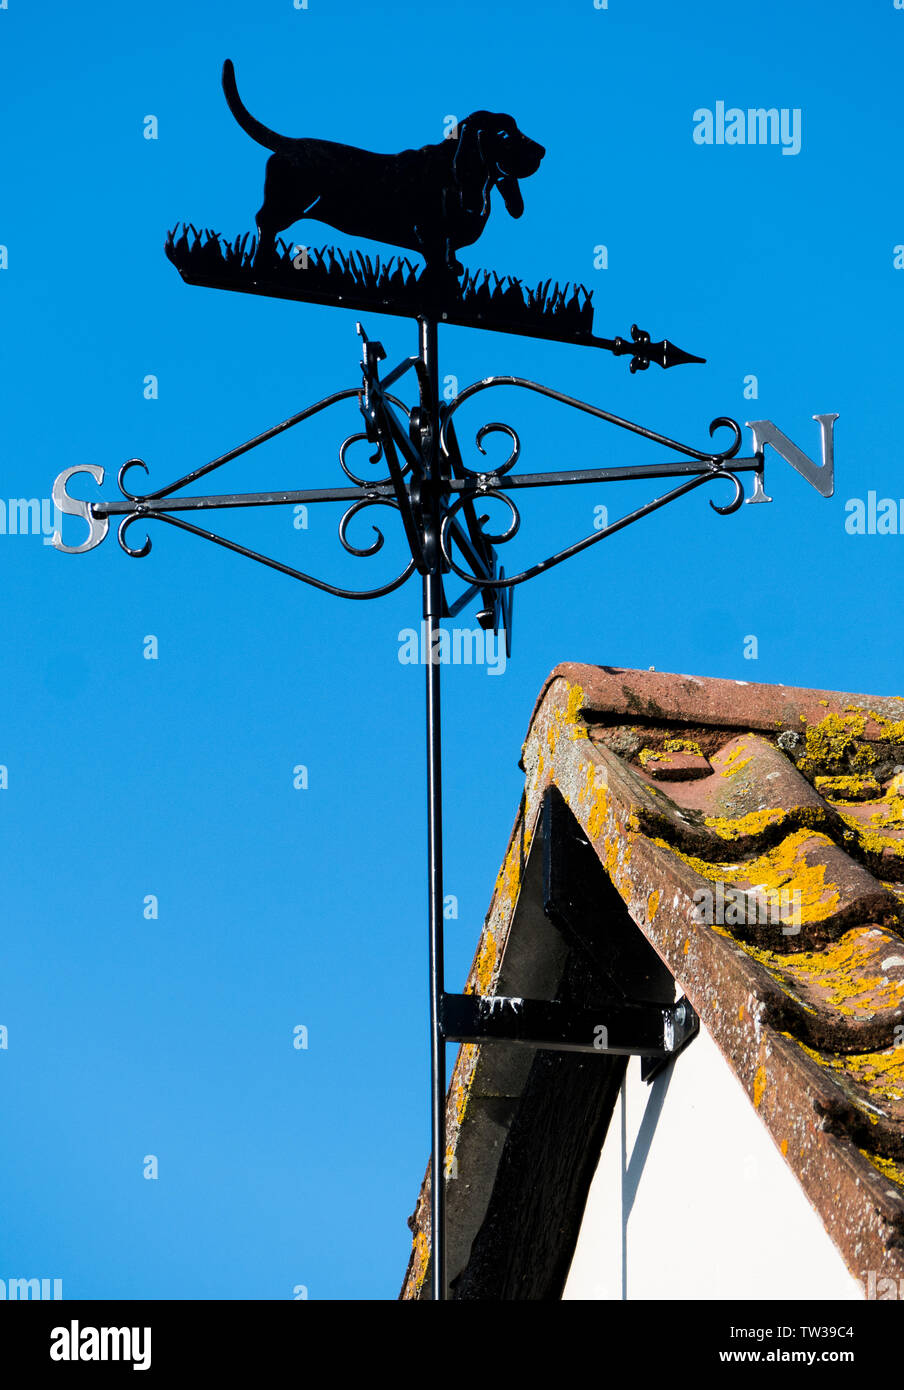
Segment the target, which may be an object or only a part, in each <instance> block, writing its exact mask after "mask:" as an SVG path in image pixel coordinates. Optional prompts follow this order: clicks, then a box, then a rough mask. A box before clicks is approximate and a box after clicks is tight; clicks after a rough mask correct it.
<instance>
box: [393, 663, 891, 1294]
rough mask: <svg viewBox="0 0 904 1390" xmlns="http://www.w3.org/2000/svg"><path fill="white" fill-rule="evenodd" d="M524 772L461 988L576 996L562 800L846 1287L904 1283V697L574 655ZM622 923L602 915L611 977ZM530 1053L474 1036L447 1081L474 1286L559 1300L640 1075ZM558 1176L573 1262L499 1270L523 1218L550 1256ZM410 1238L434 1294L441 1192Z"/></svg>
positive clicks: (462, 1263) (553, 683)
mask: <svg viewBox="0 0 904 1390" xmlns="http://www.w3.org/2000/svg"><path fill="white" fill-rule="evenodd" d="M522 766H523V769H524V772H525V790H524V796H523V798H522V802H521V806H520V808H519V812H518V816H517V819H516V822H515V827H514V829H513V832H512V836H511V839H510V841H509V845H508V849H507V852H506V855H505V859H504V861H503V865H502V868H501V870H500V873H499V877H498V879H497V882H496V886H495V890H494V892H493V897H492V901H491V904H490V910H489V912H488V914H487V917H486V921H485V924H484V928H483V932H482V934H481V937H480V941H479V944H478V947H477V951H476V954H475V957H474V961H473V964H472V966H471V970H470V973H469V976H468V981H467V985H466V987H465V988H466V992H468V993H477V994H480V995H498V994H515V993H520V994H523V995H524V996H525V997H529V996H533V997H539V998H552V997H559V996H557V995H556V990H557V989H558V990H560V989H561V987H562V981H563V979H564V978H565V977H566V976H567V974H568V953H567V950H566V949H565V948H564V947H563V946H562V943H561V940H560V939H559V938H558V937H557V934H556V932H555V931H554V929H553V928H552V927H551V926H550V924H549V923H548V921H547V920H546V914H544V912H543V903H542V897H543V895H542V891H540V890H538V888H537V882H538V879H537V874H538V872H539V871H538V869H537V867H536V864H535V863H533V861H532V857H531V847H532V844H533V843H534V842H535V841H536V840H537V838H538V836H539V834H540V825H541V821H540V816H541V811H542V808H543V805H544V802H547V801H548V800H549V797H550V795H552V794H553V791H554V789H556V790H557V793H558V794H559V795H560V796H561V798H562V799H563V800H564V803H565V805H566V806H567V807H568V811H569V813H570V816H572V817H573V818H574V821H575V822H576V824H577V826H578V827H579V828H580V834H581V836H582V837H583V839H585V840H586V841H587V842H589V845H590V846H591V847H592V850H593V858H594V861H595V864H594V867H595V868H596V871H597V872H598V874H599V879H598V881H597V880H594V883H595V887H594V888H593V890H592V891H593V893H594V894H596V895H597V896H599V895H601V894H605V893H606V892H608V893H610V894H612V896H613V898H615V897H616V895H617V901H618V905H619V909H620V910H621V911H622V912H623V914H624V917H625V921H626V922H628V924H629V927H630V930H631V931H634V932H635V933H636V934H637V936H638V937H639V938H641V939H642V940H643V942H644V943H646V946H645V949H649V948H652V951H653V952H655V959H656V960H658V961H661V962H662V963H663V965H664V967H666V968H667V972H668V975H669V977H674V980H675V981H677V982H678V985H679V986H680V988H681V989H682V990H683V991H684V992H685V993H686V995H687V996H688V998H689V999H690V1000H691V1002H692V1004H693V1005H694V1007H695V1009H696V1010H697V1013H698V1014H699V1016H700V1019H701V1021H702V1023H703V1024H704V1025H705V1026H706V1028H707V1029H708V1030H709V1032H710V1033H711V1035H712V1037H713V1039H714V1040H715V1042H716V1044H717V1046H718V1047H719V1049H720V1051H721V1052H722V1054H723V1056H724V1057H725V1059H726V1061H727V1062H728V1064H729V1065H730V1066H731V1068H732V1069H733V1071H734V1072H735V1074H736V1076H737V1077H738V1079H739V1080H740V1082H741V1084H742V1085H743V1086H744V1088H745V1089H746V1091H747V1094H748V1096H749V1098H750V1100H751V1102H752V1104H753V1105H754V1107H755V1108H756V1111H757V1113H758V1114H759V1116H760V1119H761V1120H762V1122H763V1124H764V1125H765V1126H766V1127H767V1129H768V1130H769V1132H770V1133H771V1135H772V1137H773V1139H774V1140H775V1143H776V1145H777V1146H778V1147H779V1149H780V1151H781V1153H782V1154H783V1155H784V1158H785V1160H786V1162H787V1163H788V1164H789V1165H790V1167H791V1168H792V1170H793V1172H794V1173H795V1175H796V1177H797V1179H798V1180H799V1182H800V1184H801V1186H802V1188H803V1190H804V1192H805V1193H806V1195H807V1197H808V1198H809V1200H810V1202H811V1203H812V1204H813V1206H814V1207H815V1208H816V1210H817V1211H818V1213H819V1215H820V1216H821V1218H822V1221H823V1224H824V1226H825V1228H826V1230H827V1232H828V1234H829V1235H830V1236H831V1238H832V1240H833V1241H834V1243H835V1244H836V1246H837V1247H838V1249H839V1251H840V1252H841V1254H842V1256H843V1258H844V1260H845V1262H846V1264H847V1266H848V1268H849V1269H850V1270H851V1272H852V1274H854V1275H855V1277H857V1278H863V1277H864V1272H865V1271H866V1270H868V1269H873V1270H882V1271H883V1273H887V1274H889V1275H891V1276H893V1277H896V1278H901V1277H902V1276H904V917H902V913H904V698H901V697H889V698H883V697H872V696H865V695H857V694H844V693H838V692H829V691H819V690H803V689H796V688H793V687H790V686H781V685H757V684H752V683H748V682H744V681H729V680H720V679H709V678H700V677H695V676H682V675H667V674H663V673H659V672H655V671H627V670H617V669H614V668H612V667H597V666H584V665H574V664H566V665H561V666H558V667H557V668H556V669H555V670H554V671H553V672H552V674H551V675H550V677H549V678H548V680H547V682H546V684H545V686H544V688H543V690H542V691H541V693H540V697H539V699H538V701H537V704H536V707H535V709H534V712H533V715H532V717H531V721H530V727H529V730H528V734H527V738H526V741H525V743H524V747H523V751H522ZM582 843H583V840H582ZM533 858H534V860H536V858H537V856H534V857H533ZM589 881H590V880H588V882H589ZM532 883H533V887H532ZM613 890H614V891H613ZM719 904H721V908H720V907H719ZM739 904H742V905H743V904H746V905H747V906H748V909H749V910H747V911H746V912H745V911H740V910H738V905H739ZM763 904H765V905H766V907H767V909H768V910H767V911H765V912H764V911H763ZM733 907H734V909H735V910H734V911H733V910H732V908H733ZM711 909H713V910H711ZM713 919H714V920H713ZM615 923H616V917H614V916H612V914H611V913H610V914H609V915H607V916H606V917H605V918H602V917H601V918H599V919H598V920H597V925H596V926H595V927H594V931H595V933H596V936H597V938H598V939H597V942H596V946H597V947H598V948H599V951H600V953H601V958H602V968H603V969H604V970H605V955H606V952H607V951H609V952H610V953H611V949H612V942H614V941H615V936H616V934H617V933H616V927H615V925H614V924H615ZM618 931H619V932H621V931H622V928H621V927H619V928H618ZM610 932H611V933H612V940H611V941H610V939H609V934H610ZM653 977H654V972H653V971H652V970H650V971H649V972H648V978H649V980H651V981H653ZM566 983H567V981H566ZM656 988H660V989H661V982H660V984H659V985H657V986H656ZM649 997H664V996H662V995H661V994H660V995H658V996H657V995H656V994H655V992H654V994H653V995H650V996H649ZM672 997H673V996H672ZM522 1051H523V1050H522ZM519 1057H520V1060H517V1061H516V1059H515V1049H513V1048H509V1047H508V1046H507V1045H505V1044H499V1043H493V1044H492V1045H483V1046H478V1045H475V1044H467V1045H464V1046H463V1047H462V1048H461V1049H460V1051H459V1054H458V1058H457V1061H456V1065H455V1069H454V1072H453V1076H452V1082H451V1086H450V1089H449V1097H448V1104H447V1125H448V1146H449V1147H448V1151H447V1167H448V1168H450V1169H451V1170H452V1173H453V1176H454V1177H455V1178H456V1181H450V1182H449V1183H448V1186H447V1190H448V1217H447V1220H448V1226H449V1266H450V1271H449V1272H450V1277H451V1278H452V1279H453V1290H454V1294H455V1296H458V1297H468V1296H472V1297H476V1296H483V1297H486V1296H492V1297H496V1296H501V1297H555V1296H558V1295H557V1292H556V1291H557V1289H558V1290H560V1287H561V1283H562V1282H564V1278H565V1276H566V1275H567V1267H568V1261H569V1260H570V1253H571V1251H572V1250H573V1243H574V1239H575V1238H576V1234H577V1229H578V1227H579V1223H580V1216H581V1212H582V1210H583V1202H584V1201H585V1199H586V1193H587V1188H588V1186H589V1181H590V1176H591V1175H592V1171H593V1166H594V1164H595V1162H596V1159H597V1157H598V1154H599V1146H600V1143H601V1141H602V1138H603V1137H604V1136H605V1129H606V1125H607V1124H608V1116H609V1114H610V1113H611V1108H612V1105H613V1104H614V1091H617V1088H618V1085H619V1084H620V1077H621V1072H620V1071H619V1069H618V1068H619V1060H618V1059H610V1058H599V1059H596V1058H586V1057H579V1058H575V1057H573V1056H572V1057H570V1058H557V1057H556V1055H555V1054H553V1053H548V1052H547V1053H534V1054H532V1055H531V1056H530V1057H529V1058H527V1059H526V1060H525V1059H524V1058H523V1056H521V1055H520V1054H519ZM610 1063H611V1065H610ZM621 1066H622V1068H623V1063H622V1064H621ZM556 1067H564V1068H568V1069H569V1070H567V1071H559V1072H558V1073H557V1074H556V1075H555V1076H554V1075H552V1073H550V1072H549V1069H550V1068H552V1069H555V1068H556ZM543 1068H546V1071H547V1073H549V1075H548V1076H547V1082H548V1084H547V1087H546V1090H545V1091H544V1090H543V1077H544V1074H545V1073H544V1072H543ZM569 1087H570V1096H571V1099H570V1101H569V1104H571V1105H572V1106H575V1105H577V1106H578V1107H579V1108H580V1106H581V1105H583V1106H584V1108H585V1111H586V1113H584V1115H583V1118H581V1119H580V1120H579V1122H578V1123H576V1124H575V1126H574V1142H573V1143H571V1141H569V1140H562V1135H563V1133H564V1131H563V1130H562V1129H561V1127H560V1130H559V1141H561V1142H558V1143H556V1144H552V1145H550V1146H549V1147H548V1151H547V1152H546V1156H545V1158H543V1157H542V1155H538V1154H537V1153H536V1152H535V1154H534V1158H535V1160H536V1159H538V1158H542V1162H538V1161H535V1162H533V1163H532V1164H531V1168H532V1174H533V1176H532V1178H531V1179H530V1181H529V1182H526V1181H525V1178H524V1174H523V1168H524V1149H525V1142H526V1136H527V1140H528V1141H529V1142H530V1143H532V1144H534V1145H535V1146H536V1145H537V1144H539V1145H541V1146H542V1145H543V1144H544V1143H545V1142H546V1141H545V1139H544V1135H545V1133H546V1130H545V1129H544V1128H543V1126H542V1124H541V1125H540V1127H539V1128H538V1126H537V1123H536V1122H534V1123H533V1129H531V1123H532V1121H531V1113H532V1111H531V1107H532V1108H533V1111H536V1110H537V1108H538V1107H539V1109H540V1110H541V1111H544V1114H545V1113H546V1112H547V1111H548V1110H549V1106H550V1105H551V1104H558V1103H560V1102H559V1101H558V1099H556V1100H551V1099H550V1097H551V1095H552V1094H553V1093H556V1094H558V1093H559V1092H561V1091H563V1090H565V1089H568V1088H569ZM613 1088H614V1091H613ZM544 1123H545V1121H544ZM546 1128H547V1129H548V1128H549V1126H548V1125H547V1126H546ZM519 1136H520V1137H519ZM519 1144H520V1146H521V1149H520V1153H521V1158H520V1160H519V1161H518V1162H516V1161H515V1159H516V1158H517V1156H518V1153H519V1150H518V1145H519ZM563 1147H564V1148H565V1149H566V1150H567V1154H566V1155H565V1156H564V1157H563V1156H562V1153H561V1150H562V1148H563ZM588 1155H589V1156H588ZM544 1162H550V1163H553V1164H555V1165H557V1166H558V1171H557V1172H556V1174H555V1189H556V1196H555V1198H554V1199H553V1198H550V1200H553V1202H554V1206H555V1210H554V1211H553V1212H552V1216H553V1217H554V1223H555V1225H556V1231H557V1233H558V1234H557V1237H556V1239H557V1241H558V1244H556V1243H555V1241H554V1242H553V1244H554V1246H555V1248H554V1249H553V1250H551V1251H547V1265H550V1263H551V1265H552V1266H553V1272H552V1274H551V1275H547V1276H546V1277H545V1282H544V1281H543V1280H542V1279H541V1280H540V1282H537V1279H538V1278H539V1276H536V1275H532V1274H531V1273H530V1271H529V1270H528V1269H527V1268H526V1266H525V1265H524V1263H523V1262H522V1264H521V1265H519V1266H518V1268H517V1269H514V1268H513V1266H512V1253H511V1251H509V1253H508V1254H507V1255H506V1256H505V1259H506V1260H507V1261H508V1263H507V1265H506V1270H505V1272H500V1269H498V1268H497V1269H496V1270H495V1273H493V1274H492V1277H491V1276H490V1275H488V1274H487V1272H486V1271H487V1269H488V1267H489V1264H492V1263H493V1261H494V1260H496V1262H497V1263H498V1260H499V1259H500V1258H501V1256H500V1255H499V1250H498V1247H499V1245H500V1241H502V1243H505V1241H508V1242H509V1244H511V1243H512V1242H513V1241H514V1240H515V1236H516V1233H517V1232H519V1231H520V1232H522V1233H523V1232H525V1230H526V1229H527V1228H526V1226H525V1223H527V1226H529V1227H530V1232H529V1235H530V1239H531V1240H532V1241H533V1242H534V1243H536V1241H537V1239H538V1233H539V1234H540V1235H542V1234H543V1232H544V1230H545V1227H544V1221H545V1222H546V1224H547V1226H548V1224H549V1218H550V1209H549V1208H548V1207H547V1209H546V1210H545V1211H544V1210H542V1209H540V1208H541V1207H542V1203H540V1207H538V1205H537V1203H538V1201H539V1199H538V1198H536V1197H535V1196H534V1195H533V1194H534V1193H535V1191H536V1189H537V1188H538V1186H541V1185H542V1184H541V1183H540V1176H539V1175H541V1174H542V1168H543V1163H544ZM519 1164H520V1166H519ZM519 1172H521V1185H522V1189H523V1190H522V1192H521V1195H520V1196H519V1197H518V1199H517V1201H513V1200H512V1197H511V1191H512V1187H513V1184H517V1181H518V1173H519ZM556 1203H558V1205H555V1204H556ZM410 1224H411V1226H412V1229H413V1233H414V1243H413V1248H412V1255H411V1259H410V1262H409V1267H408V1272H407V1275H406V1279H405V1284H404V1286H403V1290H402V1297H403V1298H418V1297H427V1296H428V1290H427V1287H426V1286H425V1279H426V1276H427V1271H428V1266H429V1179H425V1184H424V1186H423V1187H422V1189H421V1195H420V1198H419V1200H418V1204H417V1208H416V1210H415V1213H414V1216H413V1217H412V1218H411V1222H410ZM503 1232H504V1233H505V1234H504V1237H503ZM493 1251H496V1254H495V1255H494V1254H493ZM488 1262H489V1264H488ZM477 1266H479V1269H480V1271H482V1272H481V1273H480V1277H478V1271H477ZM494 1279H495V1280H496V1282H495V1283H493V1280H494ZM456 1281H457V1282H456ZM488 1281H489V1282H488ZM532 1281H533V1282H532ZM488 1291H489V1292H488Z"/></svg>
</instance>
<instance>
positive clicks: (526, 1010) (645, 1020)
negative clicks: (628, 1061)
mask: <svg viewBox="0 0 904 1390" xmlns="http://www.w3.org/2000/svg"><path fill="white" fill-rule="evenodd" d="M440 1026H441V1028H442V1035H443V1039H444V1041H445V1042H458V1043H486V1042H511V1043H522V1044H524V1045H525V1046H527V1047H536V1048H550V1049H552V1050H553V1051H555V1052H586V1053H590V1054H595V1055H596V1056H606V1055H610V1056H612V1055H615V1056H623V1057H643V1058H646V1059H650V1060H651V1061H653V1062H655V1063H656V1064H657V1066H656V1070H657V1071H658V1070H659V1069H660V1068H661V1067H662V1066H663V1065H664V1064H665V1063H666V1062H669V1061H671V1060H672V1059H673V1058H674V1057H677V1055H678V1053H679V1052H680V1051H681V1050H682V1048H684V1047H686V1046H687V1044H688V1043H689V1042H690V1041H691V1039H692V1038H694V1037H696V1035H697V1033H698V1032H699V1030H700V1020H699V1018H698V1017H697V1014H696V1012H695V1010H694V1008H693V1005H692V1004H691V1002H690V1000H689V999H684V998H682V999H679V1000H678V1001H677V1003H675V1004H666V1005H662V1004H641V1003H637V1004H632V1003H629V1002H626V1001H615V1000H613V1001H610V1002H608V1003H605V1004H600V1005H599V1006H598V1007H596V1008H593V1009H572V1008H570V1007H569V1006H568V1005H567V1004H564V1003H561V1002H560V1001H558V1000H555V999H553V1000H546V999H518V998H512V997H509V996H506V995H478V994H444V995H443V997H442V1001H441V1008H440ZM652 1074H654V1073H650V1074H649V1075H650V1076H652Z"/></svg>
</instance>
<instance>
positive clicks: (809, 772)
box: [797, 712, 866, 776]
mask: <svg viewBox="0 0 904 1390" xmlns="http://www.w3.org/2000/svg"><path fill="white" fill-rule="evenodd" d="M801 718H803V716H801ZM865 728H866V718H865V716H864V715H863V714H862V713H860V712H858V713H857V714H827V715H826V717H825V719H820V720H819V722H818V723H817V724H810V725H808V726H807V729H806V734H805V744H804V751H803V754H802V755H801V757H800V758H799V759H798V762H797V766H798V767H799V769H800V771H801V772H803V773H804V774H805V775H806V776H814V775H815V774H816V773H817V772H824V771H825V769H826V767H828V766H831V765H832V764H833V763H839V762H842V761H843V760H844V759H845V758H846V757H847V756H848V755H849V754H850V753H851V752H852V750H854V748H855V745H856V741H857V739H858V738H862V737H863V731H864V729H865ZM857 752H858V753H860V752H862V750H857ZM856 760H857V759H856V756H855V761H856Z"/></svg>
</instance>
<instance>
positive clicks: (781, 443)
mask: <svg viewBox="0 0 904 1390" xmlns="http://www.w3.org/2000/svg"><path fill="white" fill-rule="evenodd" d="M813 419H814V420H816V421H818V423H819V426H820V429H821V431H822V465H821V466H820V465H819V464H816V463H814V462H813V460H812V459H811V458H808V457H807V455H806V454H805V453H804V452H803V450H802V449H798V447H797V445H796V444H794V443H793V442H792V441H791V440H790V439H789V438H788V436H787V435H786V434H782V432H781V430H780V429H777V428H776V426H775V425H773V423H772V421H771V420H748V421H747V428H748V429H750V430H753V452H754V453H755V454H759V455H762V453H763V450H764V449H765V447H766V445H767V444H771V445H772V447H773V449H774V450H775V451H776V453H778V454H781V456H782V458H783V459H784V460H785V462H786V463H790V465H791V467H792V468H796V469H797V471H798V473H799V474H800V475H801V477H802V478H806V480H807V482H808V483H809V484H810V485H811V487H815V489H816V491H817V492H818V493H819V495H820V497H831V496H832V494H833V492H834V491H835V421H836V420H837V419H838V416H837V415H814V416H813Z"/></svg>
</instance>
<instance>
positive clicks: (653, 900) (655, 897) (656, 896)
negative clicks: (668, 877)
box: [647, 889, 662, 923]
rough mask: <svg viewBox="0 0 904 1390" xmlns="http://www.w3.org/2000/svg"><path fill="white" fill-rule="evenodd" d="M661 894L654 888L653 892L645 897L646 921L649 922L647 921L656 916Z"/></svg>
mask: <svg viewBox="0 0 904 1390" xmlns="http://www.w3.org/2000/svg"><path fill="white" fill-rule="evenodd" d="M661 896H662V894H661V893H659V892H658V891H657V890H655V889H654V891H653V892H652V893H651V894H650V896H649V897H648V898H647V922H648V923H649V922H652V920H653V918H654V917H655V916H656V913H657V912H658V911H659V900H660V898H661Z"/></svg>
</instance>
